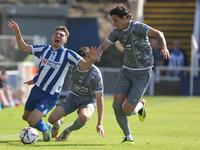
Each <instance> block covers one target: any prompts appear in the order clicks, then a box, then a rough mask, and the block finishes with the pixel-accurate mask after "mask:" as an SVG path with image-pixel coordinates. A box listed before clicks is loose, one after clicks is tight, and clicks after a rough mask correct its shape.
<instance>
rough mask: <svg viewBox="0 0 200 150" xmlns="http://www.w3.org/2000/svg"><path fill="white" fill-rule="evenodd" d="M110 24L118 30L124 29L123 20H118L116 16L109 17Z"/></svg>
mask: <svg viewBox="0 0 200 150" xmlns="http://www.w3.org/2000/svg"><path fill="white" fill-rule="evenodd" d="M111 20H112V24H113V25H114V26H115V27H116V28H118V29H119V30H121V29H124V23H125V20H124V18H119V17H118V16H117V15H112V16H111Z"/></svg>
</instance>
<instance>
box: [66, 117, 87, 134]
mask: <svg viewBox="0 0 200 150" xmlns="http://www.w3.org/2000/svg"><path fill="white" fill-rule="evenodd" d="M84 125H86V123H82V122H81V121H80V120H79V119H78V118H77V119H76V121H75V122H74V123H73V124H72V125H71V126H70V127H68V129H69V131H70V132H71V131H73V130H78V129H80V128H82V127H83V126H84Z"/></svg>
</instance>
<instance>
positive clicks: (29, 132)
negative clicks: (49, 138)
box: [20, 127, 38, 144]
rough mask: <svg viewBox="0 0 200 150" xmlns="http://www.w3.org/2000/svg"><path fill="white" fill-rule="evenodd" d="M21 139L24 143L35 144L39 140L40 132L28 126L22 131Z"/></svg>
mask: <svg viewBox="0 0 200 150" xmlns="http://www.w3.org/2000/svg"><path fill="white" fill-rule="evenodd" d="M20 140H21V141H22V143H24V144H35V143H36V142H37V140H38V132H37V130H36V129H34V128H32V127H26V128H24V129H23V130H22V131H21V132H20Z"/></svg>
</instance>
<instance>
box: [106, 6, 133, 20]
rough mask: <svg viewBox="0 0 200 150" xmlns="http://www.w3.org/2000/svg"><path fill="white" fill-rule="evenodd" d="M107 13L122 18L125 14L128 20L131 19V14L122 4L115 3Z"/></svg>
mask: <svg viewBox="0 0 200 150" xmlns="http://www.w3.org/2000/svg"><path fill="white" fill-rule="evenodd" d="M109 14H110V16H112V15H117V16H118V17H119V18H123V16H126V18H127V19H128V20H131V18H132V14H131V13H130V12H129V10H128V9H127V8H126V7H124V6H123V5H122V4H120V5H117V6H116V7H115V8H113V9H111V10H110V13H109Z"/></svg>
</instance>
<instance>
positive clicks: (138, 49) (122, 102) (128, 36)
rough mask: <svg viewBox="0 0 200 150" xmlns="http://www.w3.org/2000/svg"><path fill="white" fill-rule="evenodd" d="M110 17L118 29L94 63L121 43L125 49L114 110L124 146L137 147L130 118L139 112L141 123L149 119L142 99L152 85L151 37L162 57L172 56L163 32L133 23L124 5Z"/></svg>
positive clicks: (113, 32) (113, 10) (110, 36)
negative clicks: (123, 137) (112, 47)
mask: <svg viewBox="0 0 200 150" xmlns="http://www.w3.org/2000/svg"><path fill="white" fill-rule="evenodd" d="M109 15H110V17H111V20H112V23H113V25H114V26H115V29H114V30H113V31H112V32H111V33H110V35H109V37H108V38H107V39H106V40H105V41H104V42H103V43H102V44H101V45H100V46H99V47H98V49H97V53H96V58H95V59H94V60H93V61H94V62H95V61H100V59H101V55H102V53H103V51H105V50H106V49H107V48H108V47H110V46H111V45H112V44H114V43H115V42H116V41H118V40H119V42H120V43H121V44H122V46H123V47H124V62H123V67H122V68H121V70H120V73H119V77H118V79H117V81H116V85H115V89H114V102H113V109H114V112H115V116H116V120H117V122H118V124H119V126H120V127H121V129H122V131H123V132H124V135H125V139H124V140H123V141H122V143H121V144H128V145H134V142H133V138H132V135H131V131H130V128H129V125H128V118H127V116H131V115H135V114H137V113H138V115H139V119H140V121H144V120H145V118H146V110H145V107H146V101H145V100H144V99H142V100H141V98H142V96H143V94H144V92H145V91H146V89H147V86H148V84H149V82H150V78H151V72H152V67H153V55H152V48H151V46H150V43H149V40H148V36H155V37H156V38H157V39H158V40H159V42H160V44H161V55H163V57H164V58H165V59H167V58H169V57H170V56H169V51H168V49H167V46H166V41H165V37H164V35H163V33H162V32H161V31H158V30H156V29H154V28H151V27H149V26H148V25H146V24H143V23H139V22H137V21H133V20H131V17H132V15H131V14H130V13H129V10H128V9H127V8H125V7H124V6H123V5H118V6H116V7H115V8H113V9H112V10H110V12H109ZM110 59H112V57H110ZM131 126H133V125H131Z"/></svg>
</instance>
